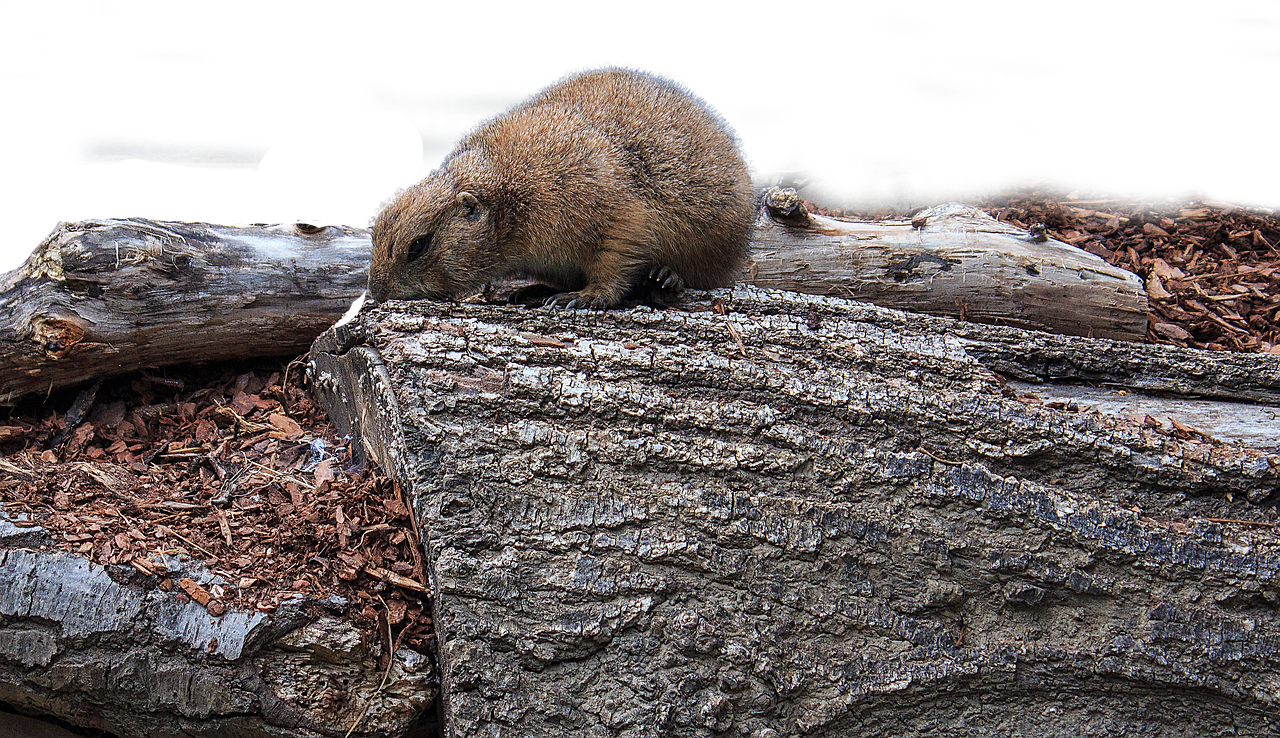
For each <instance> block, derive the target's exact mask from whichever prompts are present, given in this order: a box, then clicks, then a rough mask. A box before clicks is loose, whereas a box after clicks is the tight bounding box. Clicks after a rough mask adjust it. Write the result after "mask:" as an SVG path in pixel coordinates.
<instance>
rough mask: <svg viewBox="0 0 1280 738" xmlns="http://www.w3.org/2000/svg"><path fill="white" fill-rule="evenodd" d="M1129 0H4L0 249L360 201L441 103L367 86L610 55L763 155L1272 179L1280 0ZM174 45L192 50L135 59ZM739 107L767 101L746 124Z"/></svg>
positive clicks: (848, 163) (495, 80)
mask: <svg viewBox="0 0 1280 738" xmlns="http://www.w3.org/2000/svg"><path fill="white" fill-rule="evenodd" d="M49 5H52V6H49ZM854 5H856V4H854ZM1114 5H1115V6H1114V8H1112V6H1103V5H1064V4H1052V5H1051V4H1038V5H1029V4H1020V5H1010V6H984V5H982V4H979V6H977V8H955V6H952V5H948V6H941V5H937V4H931V5H919V6H911V5H901V6H900V8H897V9H895V10H893V12H892V13H864V12H861V10H859V9H854V8H850V6H847V5H841V6H840V8H835V6H826V5H817V6H800V5H795V6H791V8H783V6H778V5H771V6H763V5H762V6H759V8H758V9H755V10H749V9H748V6H745V5H744V6H739V5H736V6H732V8H730V6H724V8H726V9H722V10H718V12H717V14H709V15H699V13H703V12H701V10H698V8H700V6H696V5H687V6H682V8H678V9H668V8H662V6H655V5H640V4H600V5H594V6H590V8H584V9H575V8H572V6H567V5H539V6H538V8H539V10H538V12H535V13H527V12H525V10H520V9H516V8H515V6H507V5H500V6H494V5H486V4H483V3H474V4H470V5H449V6H448V8H447V9H442V6H433V5H429V4H422V3H420V4H415V5H407V6H404V5H398V4H378V3H367V4H364V5H347V6H343V8H342V9H337V10H326V9H320V10H317V9H315V8H300V9H298V12H297V14H294V15H280V14H279V9H278V8H276V6H274V5H268V4H260V5H227V4H209V5H191V4H186V5H180V6H179V5H175V4H163V5H148V4H128V5H124V4H119V3H114V1H111V0H104V1H101V3H84V4H46V5H24V4H20V3H14V1H13V0H4V1H3V3H0V24H3V26H4V27H5V29H6V36H8V37H9V40H10V43H8V45H6V46H5V49H4V50H3V54H4V63H5V67H4V69H5V74H4V84H5V88H6V95H5V97H4V100H5V102H6V104H5V107H6V113H5V115H4V119H5V123H6V128H8V130H9V143H10V148H9V157H8V166H6V168H5V171H6V175H8V179H9V182H10V184H12V188H10V194H9V197H8V205H9V207H6V208H5V210H6V215H8V219H6V225H8V226H9V229H8V234H6V235H8V238H6V242H8V246H9V248H10V249H12V253H6V255H4V257H5V258H4V260H0V269H3V267H6V266H10V265H13V263H17V262H18V261H20V260H22V258H23V257H24V256H26V253H27V251H29V248H31V247H32V246H35V243H36V242H37V240H38V239H40V238H41V237H42V235H44V234H45V233H47V230H49V229H50V228H51V226H52V224H54V220H55V219H59V217H63V219H74V217H86V216H118V215H142V216H150V217H168V219H189V220H211V221H279V220H293V219H296V217H300V216H305V217H311V219H319V220H324V221H329V223H351V224H364V223H365V219H366V217H367V215H369V211H370V208H371V207H372V206H374V205H375V203H376V202H378V201H379V198H381V197H383V196H384V194H387V193H388V192H389V191H390V189H392V188H393V187H396V185H398V184H403V183H406V182H407V180H408V179H410V178H411V177H412V174H413V171H415V169H416V165H417V161H419V157H420V148H419V141H417V136H416V133H415V128H416V127H421V125H431V124H435V125H447V124H449V123H451V120H449V119H447V118H443V116H431V115H426V114H420V113H412V111H406V110H385V109H383V107H380V106H379V105H378V104H376V102H375V101H374V97H372V92H374V91H376V90H380V88H383V90H388V91H390V92H393V93H396V95H401V96H411V97H428V96H439V95H444V93H448V92H452V91H458V92H462V91H476V92H479V91H485V90H500V88H509V87H539V86H541V84H545V83H547V82H548V81H549V79H550V78H553V77H556V75H558V74H561V73H563V72H564V70H566V69H567V68H571V67H579V65H582V64H596V63H607V61H614V63H623V64H631V65H639V67H643V68H648V69H655V70H662V72H666V73H668V74H672V75H675V77H677V78H678V79H681V81H684V82H685V83H687V84H689V86H690V87H691V88H694V90H695V91H698V92H699V93H700V95H701V96H704V97H705V98H707V100H709V101H710V102H712V104H714V105H716V106H717V107H718V109H719V110H721V111H723V114H724V115H726V118H727V119H728V120H730V122H731V123H732V124H733V125H735V127H737V129H739V130H740V132H741V136H742V138H744V141H745V143H746V148H748V151H749V152H750V153H751V156H753V159H754V160H755V164H756V165H759V166H767V165H771V164H781V162H782V161H785V160H787V159H788V157H799V159H801V160H804V161H805V162H808V164H812V165H818V166H823V168H827V169H831V170H832V171H833V173H832V177H835V178H837V179H841V180H845V182H849V183H854V182H856V178H858V173H856V170H855V169H854V166H855V165H858V164H861V162H863V161H864V160H868V159H891V157H892V159H899V160H901V161H916V162H928V164H940V165H945V166H947V168H948V170H950V173H951V175H952V177H954V178H956V179H980V178H986V177H1004V175H1010V174H1019V173H1024V171H1036V173H1048V174H1062V175H1068V177H1083V178H1087V179H1089V180H1091V182H1093V183H1096V184H1100V183H1107V184H1119V185H1133V187H1143V188H1148V189H1160V188H1166V187H1185V185H1196V184H1199V185H1203V187H1206V188H1208V189H1210V191H1211V192H1213V193H1215V194H1216V196H1220V197H1254V198H1261V200H1267V201H1276V200H1280V185H1277V184H1276V179H1275V171H1274V168H1275V165H1276V164H1277V160H1280V157H1277V155H1276V133H1275V132H1276V129H1277V120H1280V119H1277V116H1276V114H1275V111H1274V109H1275V102H1276V98H1277V95H1280V93H1277V90H1280V84H1277V82H1280V61H1272V60H1267V59H1245V58H1240V56H1239V55H1238V54H1236V51H1238V50H1239V49H1242V47H1252V49H1280V28H1276V29H1254V28H1245V27H1240V26H1231V24H1229V23H1228V22H1226V19H1228V17H1229V15H1263V17H1275V18H1280V6H1276V5H1274V4H1272V6H1271V8H1267V6H1266V5H1267V4H1266V3H1239V4H1238V5H1226V4H1196V5H1193V6H1189V9H1187V6H1174V5H1151V6H1146V5H1130V4H1114ZM1268 12H1270V14H1268ZM908 27H910V28H911V29H910V31H908ZM159 50H166V51H183V52H189V54H196V55H198V56H200V63H198V64H178V63H170V61H151V60H147V59H146V58H143V54H145V52H147V51H159ZM1029 69H1038V70H1039V72H1041V74H1028V73H1025V70H1029ZM1020 70H1021V72H1020ZM934 82H946V83H952V84H963V83H966V82H968V83H970V84H973V86H974V87H977V88H978V90H979V91H982V96H980V97H979V98H978V100H975V101H969V102H943V101H940V100H934V98H931V97H925V96H924V95H922V90H923V88H925V87H928V86H929V84H932V83H934ZM749 111H764V113H767V114H769V119H768V122H764V123H751V122H749V120H748V119H746V118H745V114H748V113H749ZM452 123H454V124H458V125H466V122H465V120H462V119H454V120H453V122H452ZM92 133H127V134H141V136H156V137H173V138H197V139H221V141H242V142H253V143H270V145H274V148H273V150H271V152H270V153H268V156H266V159H265V160H264V162H262V166H261V169H260V170H259V171H256V173H246V171H218V170H197V169H182V168H174V166H164V165H157V164H142V162H131V164H128V165H124V166H120V165H116V166H76V165H72V164H70V159H72V145H73V142H74V141H76V139H77V138H79V137H81V136H86V134H92Z"/></svg>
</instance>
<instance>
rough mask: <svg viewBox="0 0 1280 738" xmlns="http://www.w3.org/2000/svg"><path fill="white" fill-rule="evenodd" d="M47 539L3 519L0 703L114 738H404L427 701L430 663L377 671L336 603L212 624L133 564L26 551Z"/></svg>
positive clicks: (194, 571)
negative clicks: (351, 732) (350, 734)
mask: <svg viewBox="0 0 1280 738" xmlns="http://www.w3.org/2000/svg"><path fill="white" fill-rule="evenodd" d="M44 535H45V534H44V533H43V531H41V530H40V529H38V528H30V527H28V528H22V527H17V526H15V525H14V524H13V523H11V522H9V521H8V520H5V519H4V518H2V517H0V703H7V704H8V705H10V706H12V707H13V708H16V709H18V710H20V711H23V712H30V713H32V714H36V715H43V716H53V717H56V718H58V719H60V720H62V721H63V722H66V723H69V724H71V725H75V726H79V727H84V728H94V729H100V730H104V731H107V732H108V733H109V734H111V735H114V736H118V737H119V738H135V737H136V738H141V737H142V736H148V737H150V736H170V735H188V736H208V737H209V738H215V737H216V736H228V735H235V736H243V737H244V738H251V737H252V738H320V737H321V736H324V737H326V738H333V737H336V736H343V735H345V734H346V732H347V729H348V728H350V727H351V726H352V725H353V724H355V723H356V721H357V720H359V722H360V727H359V729H358V730H357V731H356V733H355V735H362V736H365V735H367V736H399V735H402V734H404V732H405V731H406V730H408V729H410V728H411V727H412V726H413V725H414V721H415V719H420V716H421V715H423V713H424V710H427V709H428V708H429V707H430V706H431V704H432V702H433V700H434V699H435V693H436V682H435V676H434V674H433V671H432V668H431V665H430V662H429V661H428V660H427V659H426V658H425V657H423V656H421V655H419V654H417V653H414V652H412V651H409V650H407V649H400V650H399V651H397V652H396V659H395V661H394V664H393V665H392V666H391V668H390V673H389V674H387V673H386V670H381V669H379V668H378V654H377V653H376V652H375V651H374V650H371V647H370V645H369V644H366V643H364V642H363V641H362V639H361V634H360V632H359V631H357V630H356V629H355V628H354V627H353V626H351V625H350V624H348V623H346V622H344V621H342V620H340V619H338V618H336V617H333V616H332V613H333V612H336V611H339V610H341V609H342V607H343V603H342V602H341V601H337V600H334V601H322V602H315V601H311V602H305V603H304V602H303V601H302V600H297V601H294V602H292V603H285V605H284V606H282V607H281V608H280V609H279V610H278V611H277V612H275V613H273V614H271V615H270V616H268V615H265V614H263V613H256V612H254V613H245V612H237V611H229V612H227V613H225V614H223V615H222V616H220V617H212V616H210V614H209V613H208V612H207V611H206V610H205V609H204V608H203V607H201V606H200V605H198V604H196V603H195V602H191V601H180V600H179V599H178V598H177V597H176V596H175V595H174V594H173V593H170V592H163V591H161V590H159V589H157V588H156V583H155V581H154V579H151V580H149V579H148V578H147V577H144V576H142V575H141V574H140V573H139V572H137V571H135V570H134V569H133V568H131V567H127V566H121V567H111V568H109V569H108V568H104V567H102V566H99V565H97V564H93V563H90V562H88V561H86V560H84V559H81V558H78V557H75V556H71V555H68V554H62V553H58V552H49V551H39V550H32V548H30V547H32V546H39V545H40V544H41V542H42V541H43V539H44ZM174 575H175V576H186V577H190V578H192V579H193V580H194V581H196V582H197V583H198V584H201V585H202V586H204V587H206V588H208V587H211V586H213V585H214V584H221V585H222V586H226V587H229V586H231V585H230V584H229V583H226V582H222V581H221V580H220V579H219V578H217V577H215V576H214V575H212V574H210V573H209V572H208V571H206V570H204V569H203V568H199V567H194V566H190V565H189V564H188V570H185V571H180V572H175V573H174ZM326 610H329V611H330V612H329V613H326V612H325V611H326ZM384 677H386V682H385V684H384V683H383V679H384ZM380 686H381V689H380V688H379V687H380ZM428 714H429V715H431V716H433V717H434V714H435V713H434V712H430V713H428ZM3 719H4V716H3V714H0V721H3ZM3 727H4V726H3V724H0V728H3ZM0 735H9V733H6V732H5V731H4V730H2V729H0Z"/></svg>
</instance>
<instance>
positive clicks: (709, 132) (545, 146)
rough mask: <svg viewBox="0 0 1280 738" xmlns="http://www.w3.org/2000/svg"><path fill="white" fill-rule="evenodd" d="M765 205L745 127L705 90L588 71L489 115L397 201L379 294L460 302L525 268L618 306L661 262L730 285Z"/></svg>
mask: <svg viewBox="0 0 1280 738" xmlns="http://www.w3.org/2000/svg"><path fill="white" fill-rule="evenodd" d="M753 215H754V198H753V195H752V190H751V179H750V176H749V175H748V173H747V168H746V165H745V164H744V163H743V161H742V157H741V156H740V154H739V153H738V148H737V144H736V142H735V140H734V138H733V134H732V133H730V132H729V130H728V129H727V127H726V126H725V125H724V123H723V122H721V121H720V119H719V118H717V117H716V116H715V114H714V113H712V112H711V111H710V110H708V108H707V107H706V106H705V105H704V104H703V103H702V102H701V101H699V100H697V99H696V98H694V97H692V96H690V95H689V94H688V93H686V92H685V91H684V90H682V89H681V88H679V87H677V86H676V85H674V84H673V83H671V82H668V81H666V80H663V79H660V78H657V77H652V76H649V75H646V74H642V73H638V72H632V71H628V70H624V69H605V70H600V71H595V72H587V73H585V74H581V75H578V76H575V77H570V78H568V79H566V80H564V81H562V82H560V83H559V84H556V85H554V86H552V87H549V88H547V89H546V90H543V91H542V92H541V93H539V94H538V95H536V96H534V97H533V98H531V99H529V100H527V101H526V102H524V103H522V104H521V105H519V106H517V107H515V108H513V109H512V110H510V111H508V112H506V113H505V114H503V115H500V116H498V117H497V118H494V119H493V120H491V121H489V122H487V123H485V124H484V125H482V126H480V128H478V129H477V130H476V131H474V132H473V133H471V134H470V135H469V136H468V137H467V138H465V139H463V141H462V142H461V143H459V144H458V147H457V148H456V149H455V150H454V151H453V153H452V154H450V155H449V156H448V157H447V158H446V159H445V161H444V163H443V164H442V165H441V166H440V168H439V169H437V170H436V171H434V172H432V173H431V175H430V176H428V177H427V178H426V179H424V180H423V181H421V182H419V183H418V184H416V185H414V186H412V187H409V188H408V189H406V190H404V191H403V192H401V193H400V194H399V195H397V196H396V197H395V198H394V199H393V200H392V201H391V202H390V203H389V204H388V205H387V206H386V207H385V209H383V211H382V213H380V214H379V215H378V217H377V219H376V220H375V222H374V226H373V263H372V265H371V266H370V269H369V292H370V294H371V295H372V296H373V298H374V299H376V300H383V299H388V298H391V299H415V298H420V297H427V298H436V299H447V298H454V297H459V296H463V295H465V294H467V293H470V292H474V291H475V290H477V289H478V288H480V287H481V286H482V285H483V284H485V283H486V282H488V281H490V280H493V279H496V278H500V277H505V276H516V275H520V276H529V277H533V278H535V279H538V280H541V281H544V282H546V283H548V284H550V285H551V286H552V287H554V288H556V289H558V290H562V291H563V292H562V294H559V295H557V296H556V297H554V298H552V300H551V301H549V302H552V303H554V304H559V305H569V306H571V307H595V308H606V307H612V306H614V305H617V304H618V303H619V302H620V301H621V300H622V299H623V298H624V297H625V296H626V295H627V293H628V292H629V291H630V290H631V289H632V288H633V287H635V286H636V285H638V284H640V283H642V282H643V281H644V280H645V279H646V278H648V277H650V275H651V273H652V274H654V275H656V276H657V278H658V280H659V282H661V281H663V279H664V278H667V279H666V280H665V281H666V283H667V286H668V287H676V288H678V287H680V286H682V285H683V284H687V285H688V286H690V287H696V288H702V289H705V288H710V287H719V286H723V285H726V284H729V283H731V282H732V281H733V279H734V277H735V276H736V275H737V274H738V273H739V270H740V269H741V267H742V263H743V260H744V258H745V256H746V251H747V242H748V238H749V235H750V230H751V222H752V218H753ZM427 237H429V238H430V243H429V245H425V246H424V244H425V243H426V242H425V241H420V242H419V246H420V248H419V252H420V254H419V255H418V256H417V257H416V258H414V259H412V260H411V259H410V258H409V255H410V250H411V246H412V244H413V243H414V241H415V240H416V239H420V238H427ZM664 268H665V269H664ZM672 273H674V275H676V276H674V277H673V278H668V277H670V275H671V274H672Z"/></svg>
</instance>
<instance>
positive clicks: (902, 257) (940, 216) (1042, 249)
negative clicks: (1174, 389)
mask: <svg viewBox="0 0 1280 738" xmlns="http://www.w3.org/2000/svg"><path fill="white" fill-rule="evenodd" d="M798 203H799V200H798V199H797V198H795V196H794V193H791V192H789V191H787V190H777V189H773V190H769V191H768V192H766V193H765V195H764V208H763V210H764V212H765V213H766V214H768V215H769V216H770V217H765V218H762V219H761V221H760V225H761V227H760V228H758V229H757V231H756V235H755V236H754V238H753V240H752V246H753V254H752V258H753V259H754V260H755V265H754V267H753V273H752V275H750V276H749V278H748V279H746V280H744V281H750V282H752V283H753V284H755V285H756V286H759V287H770V288H774V289H784V290H792V291H795V292H806V293H809V294H815V295H827V296H830V297H847V298H852V299H855V300H863V301H865V302H871V303H875V304H876V305H882V306H884V307H891V308H895V309H897V310H910V311H912V312H917V313H926V314H928V315H941V316H946V317H957V318H963V319H965V320H971V321H973V322H975V323H987V324H995V325H1010V326H1014V327H1018V328H1029V329H1032V330H1041V331H1048V332H1050V333H1061V334H1065V335H1069V336H1092V337H1096V338H1114V339H1118V340H1123V341H1141V340H1143V338H1144V337H1145V336H1146V333H1147V293H1146V289H1145V288H1144V287H1143V284H1142V281H1141V280H1140V279H1138V277H1137V275H1135V274H1133V273H1132V272H1128V271H1125V270H1124V269H1120V268H1119V267H1114V266H1111V265H1110V264H1108V263H1107V262H1105V261H1103V260H1102V259H1100V258H1098V257H1097V256H1094V255H1093V254H1090V253H1088V252H1087V251H1083V250H1081V249H1078V248H1076V247H1074V246H1070V245H1068V244H1065V243H1063V242H1061V241H1057V240H1054V239H1049V238H1046V237H1045V236H1044V235H1043V234H1040V235H1038V236H1036V235H1032V234H1029V233H1028V232H1027V231H1024V230H1022V229H1020V228H1015V227H1014V226H1011V225H1008V224H1006V223H1001V222H1000V221H998V220H996V219H995V218H992V217H991V216H989V215H987V214H986V213H984V212H982V211H981V210H978V209H977V208H973V207H970V206H968V205H962V204H960V203H950V204H947V205H940V206H938V207H935V208H930V209H928V210H925V211H924V212H921V213H919V214H917V215H916V216H915V217H914V218H912V219H911V220H909V221H907V220H903V221H878V222H861V223H858V222H854V223H851V222H846V221H839V220H832V219H831V218H824V217H822V216H818V215H809V214H808V213H806V212H805V211H804V209H803V208H802V207H799V206H798Z"/></svg>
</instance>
